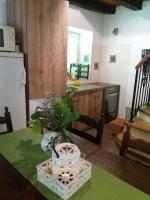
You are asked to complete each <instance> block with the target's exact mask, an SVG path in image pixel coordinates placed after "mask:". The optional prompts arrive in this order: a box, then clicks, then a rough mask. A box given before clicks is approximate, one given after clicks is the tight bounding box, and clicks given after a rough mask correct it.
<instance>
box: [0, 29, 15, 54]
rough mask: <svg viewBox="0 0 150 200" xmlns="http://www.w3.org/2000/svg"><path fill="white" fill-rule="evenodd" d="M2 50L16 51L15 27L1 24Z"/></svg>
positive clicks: (0, 47) (0, 45) (0, 38)
mask: <svg viewBox="0 0 150 200" xmlns="http://www.w3.org/2000/svg"><path fill="white" fill-rule="evenodd" d="M0 51H15V28H14V27H10V26H0Z"/></svg>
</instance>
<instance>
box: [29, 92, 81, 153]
mask: <svg viewBox="0 0 150 200" xmlns="http://www.w3.org/2000/svg"><path fill="white" fill-rule="evenodd" d="M74 93H75V89H73V88H68V89H67V92H66V95H64V96H62V97H61V98H58V97H50V98H47V99H46V100H45V102H43V104H42V106H41V107H37V108H36V110H35V112H34V113H33V114H32V115H31V121H30V124H31V125H32V130H33V132H41V133H43V134H44V138H43V140H42V143H41V146H42V149H43V150H45V151H47V150H50V149H51V148H52V144H53V141H54V139H55V138H56V137H57V138H58V136H61V137H62V138H63V140H64V141H67V140H68V137H67V135H66V132H65V130H66V128H67V125H69V124H71V123H72V122H73V121H74V120H77V119H78V118H79V116H80V114H79V112H78V111H74V110H73V109H72V108H73V98H72V96H73V95H74ZM46 141H47V142H46ZM46 143H47V144H46Z"/></svg>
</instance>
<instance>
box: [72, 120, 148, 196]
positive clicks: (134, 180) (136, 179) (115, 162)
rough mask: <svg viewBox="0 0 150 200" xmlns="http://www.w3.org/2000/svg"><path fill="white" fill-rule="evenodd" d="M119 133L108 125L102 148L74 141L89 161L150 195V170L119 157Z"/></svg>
mask: <svg viewBox="0 0 150 200" xmlns="http://www.w3.org/2000/svg"><path fill="white" fill-rule="evenodd" d="M117 131H119V129H116V128H114V127H112V125H109V124H108V125H106V126H105V129H104V136H103V140H102V145H101V146H98V145H95V144H91V143H89V142H88V141H87V142H84V143H85V145H83V141H82V139H81V141H80V139H78V140H76V138H74V139H75V142H76V143H77V144H78V146H79V148H80V150H81V151H82V152H84V153H85V154H86V155H87V160H89V161H91V162H92V163H94V164H96V165H98V166H100V167H102V168H103V169H105V170H106V171H108V172H110V173H112V174H113V175H115V176H117V177H118V178H120V179H122V180H123V181H125V182H127V183H129V184H130V185H132V186H134V187H136V188H138V189H140V190H141V191H143V192H145V193H147V194H150V169H149V168H147V167H145V166H143V165H141V164H139V163H136V162H134V161H132V160H129V159H127V158H125V157H122V156H119V149H118V147H117V146H116V144H115V136H114V135H115V133H116V132H117ZM80 144H81V145H80Z"/></svg>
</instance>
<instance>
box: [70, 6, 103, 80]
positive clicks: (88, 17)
mask: <svg viewBox="0 0 150 200" xmlns="http://www.w3.org/2000/svg"><path fill="white" fill-rule="evenodd" d="M69 26H74V27H77V28H81V29H85V30H89V31H92V32H93V54H92V70H91V79H93V80H99V71H100V68H99V69H98V70H94V62H99V63H100V61H101V43H102V31H103V14H100V13H96V12H92V11H89V10H85V9H82V8H79V7H77V6H72V5H70V6H69Z"/></svg>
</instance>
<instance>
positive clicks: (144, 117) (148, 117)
mask: <svg viewBox="0 0 150 200" xmlns="http://www.w3.org/2000/svg"><path fill="white" fill-rule="evenodd" d="M137 117H138V118H141V119H142V120H143V121H145V122H147V123H150V115H149V114H146V113H145V112H143V111H141V110H139V111H138V112H137Z"/></svg>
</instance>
